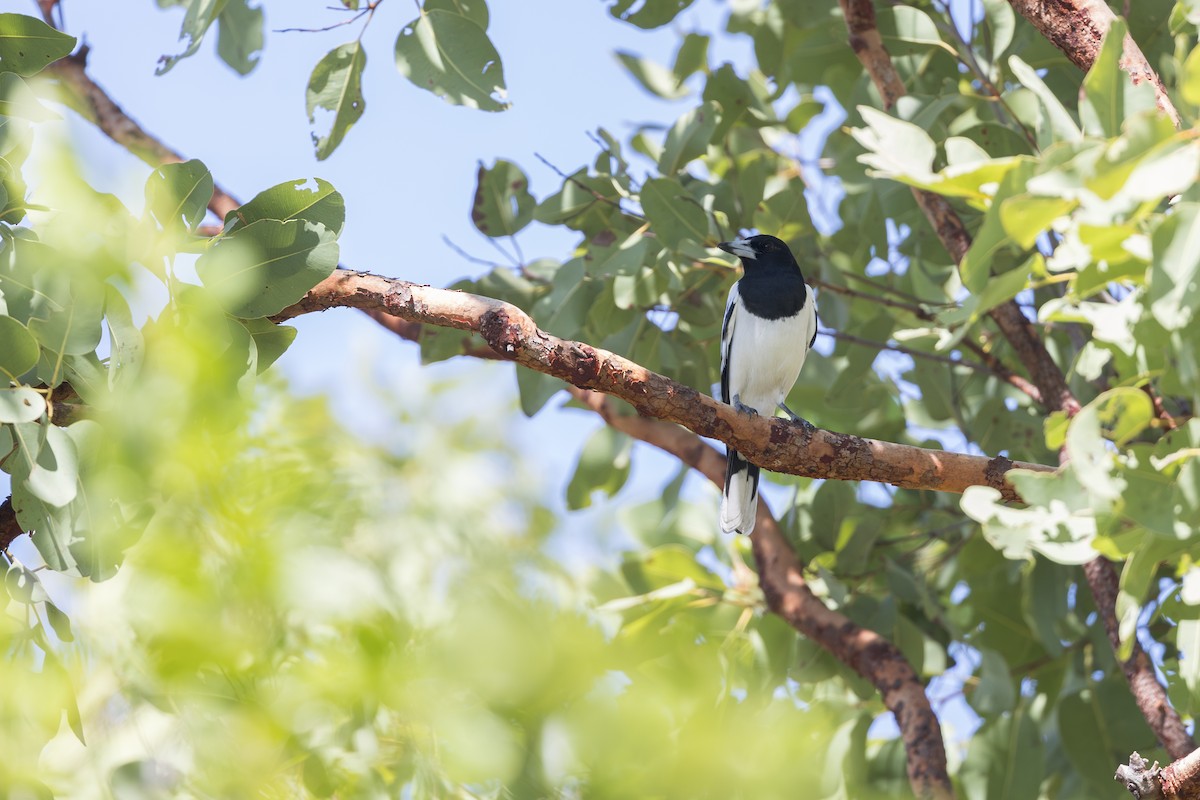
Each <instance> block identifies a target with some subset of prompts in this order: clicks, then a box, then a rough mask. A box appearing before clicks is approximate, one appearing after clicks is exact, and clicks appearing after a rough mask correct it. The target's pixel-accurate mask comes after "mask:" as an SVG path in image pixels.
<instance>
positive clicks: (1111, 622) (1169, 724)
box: [1083, 556, 1196, 758]
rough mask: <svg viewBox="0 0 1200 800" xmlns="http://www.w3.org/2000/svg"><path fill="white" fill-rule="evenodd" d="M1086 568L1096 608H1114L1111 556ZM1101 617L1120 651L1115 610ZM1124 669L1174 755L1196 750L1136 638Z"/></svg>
mask: <svg viewBox="0 0 1200 800" xmlns="http://www.w3.org/2000/svg"><path fill="white" fill-rule="evenodd" d="M1083 572H1084V575H1086V576H1087V581H1088V585H1089V586H1090V587H1091V589H1092V596H1093V598H1094V599H1095V601H1096V608H1098V609H1115V608H1116V605H1117V592H1118V589H1119V584H1118V578H1117V571H1116V570H1115V569H1113V565H1112V564H1110V563H1109V562H1108V559H1106V558H1104V557H1103V556H1101V557H1097V558H1094V559H1092V560H1091V561H1089V562H1088V563H1086V564H1084V565H1083ZM1100 617H1101V619H1102V620H1103V621H1104V632H1105V633H1106V634H1108V641H1109V643H1110V644H1112V647H1113V652H1119V648H1120V646H1121V635H1120V632H1119V630H1118V624H1117V616H1116V614H1115V613H1107V614H1106V613H1101V614H1100ZM1121 669H1122V670H1123V671H1124V672H1125V679H1126V680H1127V681H1128V682H1129V690H1130V692H1132V694H1133V699H1134V700H1135V701H1136V702H1137V705H1138V708H1139V709H1141V711H1142V714H1143V715H1144V716H1145V717H1146V721H1147V722H1148V723H1150V729H1151V730H1153V731H1154V733H1155V734H1156V735H1157V736H1158V740H1159V741H1160V742H1161V743H1162V746H1163V749H1165V750H1166V751H1167V753H1169V754H1170V756H1171V758H1183V757H1184V756H1185V755H1187V754H1188V753H1190V752H1192V751H1193V750H1195V749H1196V743H1195V742H1194V741H1192V737H1191V736H1190V735H1189V734H1188V732H1187V729H1186V728H1184V727H1183V720H1181V719H1180V718H1179V714H1178V713H1177V712H1176V711H1175V709H1174V707H1172V706H1171V704H1170V702H1169V701H1168V700H1167V695H1166V692H1164V691H1163V687H1162V685H1161V684H1160V683H1159V682H1158V678H1157V677H1155V674H1154V665H1153V664H1151V663H1150V656H1148V655H1146V651H1145V650H1143V649H1142V648H1141V647H1139V646H1138V644H1137V641H1136V640H1134V647H1133V652H1132V653H1130V655H1129V658H1127V659H1125V660H1124V661H1122V662H1121Z"/></svg>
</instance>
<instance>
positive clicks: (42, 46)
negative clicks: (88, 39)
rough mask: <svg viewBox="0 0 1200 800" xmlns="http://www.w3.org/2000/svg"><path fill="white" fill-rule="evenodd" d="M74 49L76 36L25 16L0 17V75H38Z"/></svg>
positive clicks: (2, 15)
mask: <svg viewBox="0 0 1200 800" xmlns="http://www.w3.org/2000/svg"><path fill="white" fill-rule="evenodd" d="M74 49H75V37H74V36H68V35H67V34H65V33H62V32H61V31H56V30H54V28H51V27H50V26H49V25H47V24H46V23H44V22H42V21H41V20H40V19H35V18H33V17H29V16H26V15H24V14H0V72H15V73H17V74H18V75H35V74H37V73H39V72H41V71H42V70H43V69H45V68H46V67H48V66H50V65H51V64H53V63H54V62H55V61H58V60H59V59H60V58H65V57H66V56H68V55H70V54H71V51H72V50H74Z"/></svg>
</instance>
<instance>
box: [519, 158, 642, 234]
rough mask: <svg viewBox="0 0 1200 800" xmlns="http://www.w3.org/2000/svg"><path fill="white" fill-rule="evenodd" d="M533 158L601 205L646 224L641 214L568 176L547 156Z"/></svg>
mask: <svg viewBox="0 0 1200 800" xmlns="http://www.w3.org/2000/svg"><path fill="white" fill-rule="evenodd" d="M533 156H534V158H536V159H537V160H538V161H541V162H542V163H543V164H545V165H546V166H547V167H549V168H550V169H552V170H554V174H555V175H557V176H558V177H560V178H562V179H563V180H564V181H570V182H571V183H573V184H574V185H576V186H578V187H579V188H580V189H583V190H584V191H585V192H587V193H588V194H590V195H591V196H592V197H594V198H596V199H597V200H598V201H600V202H601V203H607V204H609V205H610V206H612V207H613V208H615V209H617V210H618V211H620V212H621V213H622V214H624V215H625V216H627V217H629V218H630V219H636V220H638V221H639V222H645V221H646V218H645V217H644V216H642V215H641V214H635V213H633V212H632V211H626V210H625V209H624V208H623V207H622V206H621V202H620V201H619V200H614V199H612V198H611V197H608V196H607V195H603V194H600V192H597V191H596V190H595V189H593V188H592V187H590V186H588V185H587V184H586V183H584V182H583V181H581V180H579V179H578V178H576V177H575V176H573V175H568V174H567V173H565V172H563V171H562V170H561V169H559V168H558V167H556V166H554V164H552V163H550V161H549V159H547V158H546V157H545V156H543V155H542V154H541V153H534V154H533Z"/></svg>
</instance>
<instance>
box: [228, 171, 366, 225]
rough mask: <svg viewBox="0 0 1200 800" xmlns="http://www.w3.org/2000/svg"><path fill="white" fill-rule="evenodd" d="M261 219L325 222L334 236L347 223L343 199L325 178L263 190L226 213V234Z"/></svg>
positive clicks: (297, 181) (285, 183)
mask: <svg viewBox="0 0 1200 800" xmlns="http://www.w3.org/2000/svg"><path fill="white" fill-rule="evenodd" d="M260 219H277V220H280V221H281V222H287V221H288V220H289V219H303V220H308V221H309V222H316V223H318V224H320V225H324V226H325V227H326V228H327V229H328V230H330V231H333V233H334V235H338V234H340V233H341V232H342V226H343V225H345V223H346V201H345V199H343V198H342V195H341V194H340V193H339V192H338V191H337V190H336V189H334V188H333V184H331V183H330V182H329V181H327V180H322V179H321V178H309V179H304V180H294V181H284V182H283V183H280V184H276V185H275V186H272V187H271V188H270V189H264V190H263V191H261V192H259V193H258V194H256V195H255V196H254V199H253V200H251V201H250V202H248V203H245V204H243V205H242V206H240V207H239V208H236V209H234V210H233V211H230V212H229V213H228V214H226V215H225V233H226V235H228V234H230V233H233V231H234V230H236V229H237V228H243V227H245V226H247V225H250V224H253V223H255V222H258V221H259V220H260Z"/></svg>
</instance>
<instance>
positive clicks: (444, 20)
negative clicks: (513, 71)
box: [396, 9, 509, 111]
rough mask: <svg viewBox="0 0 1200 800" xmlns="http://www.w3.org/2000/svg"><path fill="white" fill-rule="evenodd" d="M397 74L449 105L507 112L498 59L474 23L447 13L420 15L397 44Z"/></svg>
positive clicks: (502, 77)
mask: <svg viewBox="0 0 1200 800" xmlns="http://www.w3.org/2000/svg"><path fill="white" fill-rule="evenodd" d="M396 66H397V68H398V69H399V70H400V74H401V75H403V76H404V77H406V78H408V79H409V80H410V81H412V83H413V85H414V86H418V87H420V88H422V89H424V90H426V91H429V92H433V93H434V94H436V95H437V96H438V97H441V98H442V99H443V100H445V101H446V102H448V103H452V104H454V105H460V106H467V107H468V108H477V109H480V110H482V111H503V110H505V109H506V108H508V106H509V103H508V99H507V98H508V89H507V87H506V86H505V84H504V68H503V67H502V66H501V64H500V54H499V53H497V52H496V48H495V47H494V46H492V42H491V40H490V39H488V35H487V33H485V32H484V29H483V28H481V27H480V26H479V25H478V24H477V23H476V22H474V21H473V20H471V19H469V18H468V17H464V16H461V15H459V14H457V13H454V12H452V11H449V10H445V9H434V10H432V11H428V12H422V14H421V16H420V17H419V18H417V19H416V20H415V21H413V22H410V23H409V24H408V25H406V26H405V27H404V29H403V30H401V31H400V36H399V37H398V38H397V39H396Z"/></svg>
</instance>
